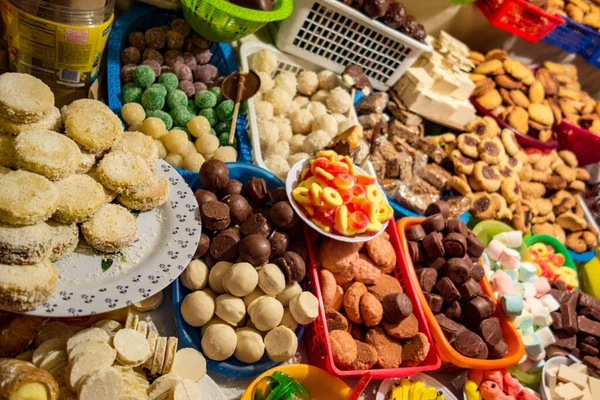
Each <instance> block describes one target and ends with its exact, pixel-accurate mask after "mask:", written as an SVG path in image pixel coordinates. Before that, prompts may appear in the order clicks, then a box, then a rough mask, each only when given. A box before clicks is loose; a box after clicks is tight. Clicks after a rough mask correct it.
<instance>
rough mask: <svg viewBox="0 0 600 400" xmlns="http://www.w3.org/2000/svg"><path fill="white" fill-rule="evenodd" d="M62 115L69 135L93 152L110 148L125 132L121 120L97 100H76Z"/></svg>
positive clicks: (64, 109)
mask: <svg viewBox="0 0 600 400" xmlns="http://www.w3.org/2000/svg"><path fill="white" fill-rule="evenodd" d="M62 115H63V123H64V126H65V133H66V134H67V136H68V137H70V138H71V139H73V140H74V141H75V142H77V144H78V145H80V146H81V147H83V148H84V149H86V150H87V151H89V152H92V153H94V152H97V151H103V150H108V149H110V148H111V147H112V145H113V144H115V142H116V141H117V140H118V139H119V138H120V137H121V135H122V134H123V126H122V125H121V120H119V118H118V117H117V116H116V115H115V114H114V113H113V112H112V111H111V110H110V109H109V108H108V107H107V106H106V105H105V104H103V103H101V102H99V101H96V100H87V101H86V102H83V103H82V102H80V100H77V101H74V102H73V103H71V104H70V105H68V106H66V107H64V108H63V110H62Z"/></svg>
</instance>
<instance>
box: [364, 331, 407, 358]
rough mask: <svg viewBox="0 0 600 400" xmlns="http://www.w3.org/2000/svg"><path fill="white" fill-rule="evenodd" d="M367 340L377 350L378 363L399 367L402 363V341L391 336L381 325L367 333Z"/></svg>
mask: <svg viewBox="0 0 600 400" xmlns="http://www.w3.org/2000/svg"><path fill="white" fill-rule="evenodd" d="M365 342H366V343H367V344H369V345H371V346H373V347H375V350H376V351H377V365H379V366H380V367H381V368H398V366H399V365H400V364H401V363H402V343H400V340H398V339H396V338H393V337H391V336H389V335H388V334H387V333H386V332H385V330H384V329H383V328H382V327H381V326H378V327H375V328H373V329H370V330H369V331H368V332H367V334H366V335H365Z"/></svg>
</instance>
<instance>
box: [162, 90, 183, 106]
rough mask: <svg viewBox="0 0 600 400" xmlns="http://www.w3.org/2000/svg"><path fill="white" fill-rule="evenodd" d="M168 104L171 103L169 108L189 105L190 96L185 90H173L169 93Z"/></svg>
mask: <svg viewBox="0 0 600 400" xmlns="http://www.w3.org/2000/svg"><path fill="white" fill-rule="evenodd" d="M167 104H168V105H169V108H175V107H178V106H184V107H187V105H188V98H187V96H186V94H185V92H184V91H183V90H179V89H175V90H171V91H170V92H169V94H167Z"/></svg>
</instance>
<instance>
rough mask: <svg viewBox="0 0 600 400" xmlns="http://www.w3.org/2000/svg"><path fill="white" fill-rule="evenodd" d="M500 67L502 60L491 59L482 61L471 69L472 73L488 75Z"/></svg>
mask: <svg viewBox="0 0 600 400" xmlns="http://www.w3.org/2000/svg"><path fill="white" fill-rule="evenodd" d="M500 68H502V61H500V60H496V59H492V60H488V61H484V62H482V63H481V64H479V65H478V66H477V67H475V69H474V70H473V73H474V74H481V75H488V74H490V73H492V72H494V71H497V70H499V69H500Z"/></svg>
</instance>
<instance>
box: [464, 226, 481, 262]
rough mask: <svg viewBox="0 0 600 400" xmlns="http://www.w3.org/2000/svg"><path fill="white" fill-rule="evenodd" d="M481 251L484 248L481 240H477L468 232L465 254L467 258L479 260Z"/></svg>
mask: <svg viewBox="0 0 600 400" xmlns="http://www.w3.org/2000/svg"><path fill="white" fill-rule="evenodd" d="M483 250H485V246H484V244H483V243H482V242H481V240H479V239H477V236H475V235H474V234H473V233H472V232H469V235H468V236H467V254H468V255H469V257H475V258H479V257H481V255H482V254H483Z"/></svg>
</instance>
